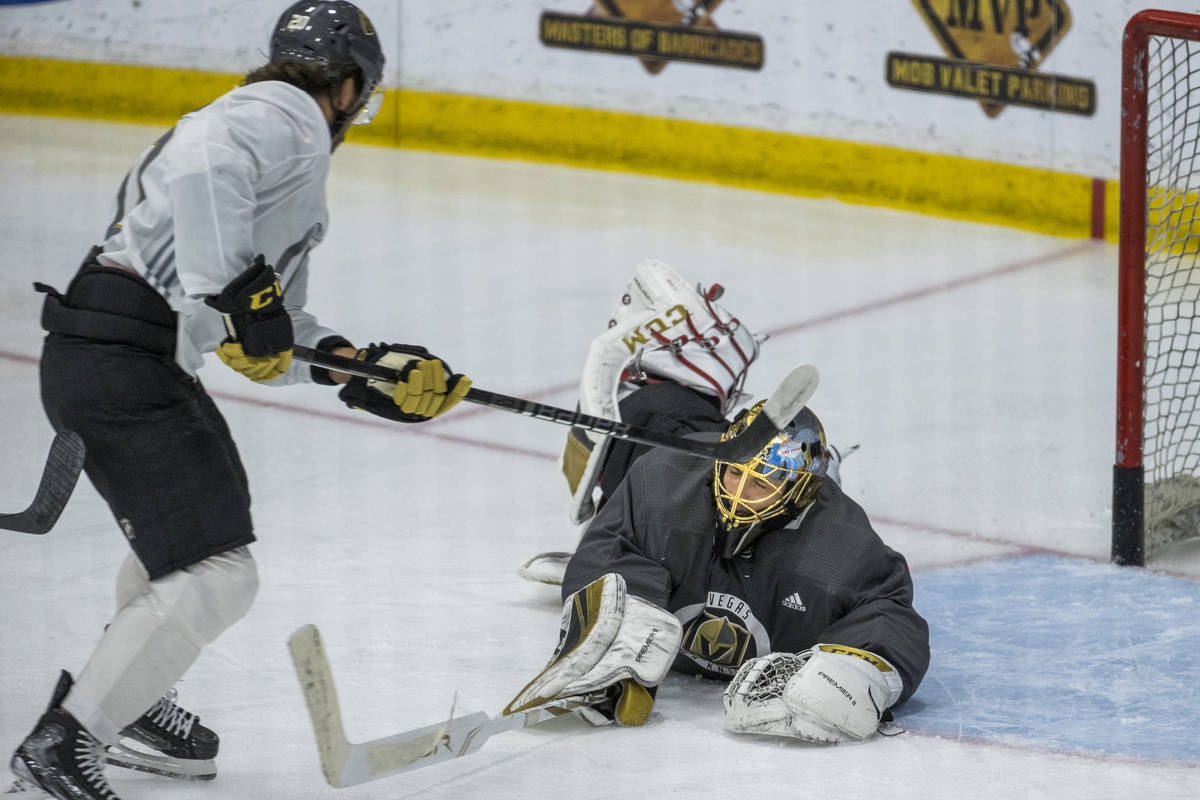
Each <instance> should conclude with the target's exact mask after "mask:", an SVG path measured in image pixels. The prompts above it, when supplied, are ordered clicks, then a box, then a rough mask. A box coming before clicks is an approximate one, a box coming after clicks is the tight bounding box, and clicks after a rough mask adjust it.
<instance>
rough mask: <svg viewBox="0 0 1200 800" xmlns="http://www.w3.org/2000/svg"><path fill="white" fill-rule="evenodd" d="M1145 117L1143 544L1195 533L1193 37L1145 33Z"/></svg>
mask: <svg viewBox="0 0 1200 800" xmlns="http://www.w3.org/2000/svg"><path fill="white" fill-rule="evenodd" d="M1148 53H1149V68H1148V71H1147V105H1148V109H1147V110H1148V114H1147V120H1146V210H1147V215H1146V216H1147V228H1146V319H1145V324H1146V364H1145V376H1146V377H1145V384H1144V387H1143V391H1144V403H1143V425H1144V436H1145V444H1144V451H1143V466H1144V468H1145V480H1146V490H1145V549H1146V555H1147V556H1150V555H1152V554H1153V553H1154V552H1155V551H1160V550H1161V549H1162V548H1163V547H1164V546H1165V545H1166V544H1169V543H1170V542H1172V541H1176V540H1179V539H1183V538H1190V537H1192V536H1196V535H1200V530H1198V529H1197V527H1196V523H1197V521H1198V520H1197V517H1198V516H1200V407H1198V401H1200V317H1198V316H1197V303H1198V302H1200V263H1198V256H1200V227H1198V223H1200V219H1198V216H1200V215H1198V213H1197V209H1198V207H1200V43H1197V42H1192V41H1188V40H1186V39H1175V38H1167V37H1152V38H1151V39H1150V42H1149V48H1148Z"/></svg>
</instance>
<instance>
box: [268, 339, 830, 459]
mask: <svg viewBox="0 0 1200 800" xmlns="http://www.w3.org/2000/svg"><path fill="white" fill-rule="evenodd" d="M292 355H293V357H294V358H296V359H297V360H299V361H303V362H305V363H308V364H315V365H316V366H318V367H324V368H325V369H330V370H334V371H336V372H345V373H347V374H350V375H359V376H361V377H364V378H372V379H375V380H382V381H388V382H391V383H395V382H397V381H401V380H403V379H402V378H401V377H400V370H397V369H393V368H391V367H387V366H383V365H381V364H366V363H364V362H362V361H358V360H356V359H353V358H346V357H345V356H339V355H334V354H333V353H323V352H320V351H318V350H314V349H312V348H311V347H303V346H301V345H295V346H294V347H293V348H292ZM818 382H819V376H818V374H817V368H816V367H814V366H811V365H809V364H805V365H803V366H799V367H796V368H795V369H794V370H792V371H791V373H790V374H789V375H788V376H787V377H786V378H784V379H783V382H782V383H780V384H779V386H778V387H777V388H776V389H775V391H774V392H772V393H771V396H770V397H769V398H767V402H766V405H764V406H763V410H762V413H761V414H759V415H758V416H757V417H755V418H754V421H753V422H751V423H750V426H749V427H748V428H746V430H744V431H743V432H742V433H740V434H739V435H737V436H735V437H733V438H731V439H727V440H725V441H723V442H704V441H698V440H695V439H688V438H685V437H683V436H672V435H670V434H667V433H661V432H659V431H655V430H651V429H649V428H642V427H640V426H637V425H630V424H628V423H625V422H618V421H617V420H612V419H605V418H603V417H594V416H591V415H590V414H581V413H579V412H578V411H568V410H567V409H565V408H557V407H555V406H548V405H544V404H542V403H535V402H534V401H532V400H522V399H521V398H519V397H509V396H508V395H503V394H497V393H495V392H489V391H487V390H484V389H476V388H474V387H472V388H471V389H469V390H467V396H466V397H465V398H464V399H466V400H469V401H470V402H472V403H478V404H480V405H484V406H488V407H489V408H498V409H500V410H502V411H511V412H512V413H514V414H524V415H526V416H530V417H534V418H535V419H542V420H546V421H548V422H557V423H559V424H560V425H570V426H572V427H577V428H583V429H585V430H588V431H592V432H594V433H602V434H604V435H606V436H615V437H616V438H618V439H629V440H630V441H634V442H639V443H641V444H648V445H652V446H655V447H666V448H669V449H671V450H682V451H683V452H685V453H697V454H699V455H704V456H709V457H711V458H718V459H720V460H722V461H734V462H741V461H746V460H747V459H749V458H751V457H753V456H754V455H755V454H756V453H758V451H760V450H762V449H763V447H765V446H766V444H767V442H769V441H770V440H771V438H772V437H773V436H775V434H777V433H778V432H779V431H781V430H783V428H784V426H786V425H787V424H788V423H789V422H791V421H792V419H793V418H794V417H795V416H796V415H797V414H799V413H800V410H801V409H802V408H804V406H805V404H806V403H808V401H809V398H811V397H812V396H813V393H815V392H816V391H817V383H818Z"/></svg>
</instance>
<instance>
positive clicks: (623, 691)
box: [504, 572, 683, 725]
mask: <svg viewBox="0 0 1200 800" xmlns="http://www.w3.org/2000/svg"><path fill="white" fill-rule="evenodd" d="M682 639H683V628H682V626H681V625H680V624H679V620H677V619H676V618H675V615H674V614H672V613H671V612H669V611H667V610H665V609H662V608H659V607H658V606H656V605H654V604H653V603H650V602H648V601H646V600H643V599H642V598H640V597H635V596H634V595H631V594H627V593H626V591H625V579H624V578H622V577H621V576H620V575H618V574H617V573H615V572H610V573H608V574H607V575H604V576H602V577H600V578H597V579H596V580H594V581H592V582H591V583H589V584H588V585H587V586H585V587H583V588H582V589H580V590H579V591H577V592H575V594H573V595H571V596H570V597H568V598H567V601H566V602H565V603H563V610H562V621H561V623H560V627H559V635H558V646H557V647H556V648H555V650H554V655H553V656H552V657H551V658H550V663H549V664H547V665H546V668H545V669H543V670H542V672H541V674H539V675H538V676H537V677H536V678H534V679H533V680H532V681H530V682H529V684H528V685H526V687H525V688H524V689H522V690H521V691H520V692H519V693H518V694H517V696H516V697H514V698H513V699H512V702H510V703H509V704H508V706H507V707H505V709H504V713H505V714H514V713H517V712H519V711H525V710H527V709H530V708H534V707H536V706H540V705H542V704H544V703H548V702H550V701H551V700H556V699H559V698H563V697H574V696H577V695H584V694H590V693H592V692H595V691H597V690H600V689H609V692H608V695H607V700H606V701H605V702H604V703H602V704H600V705H598V706H594V707H592V708H584V709H580V713H581V714H582V715H583V716H584V718H585V719H587V720H588V722H591V723H592V724H593V725H605V724H607V723H609V722H612V721H614V720H615V721H616V723H617V724H618V725H641V724H643V723H644V722H645V721H646V719H647V717H649V716H650V709H651V708H652V707H653V706H654V691H655V687H657V686H658V684H659V682H661V681H662V679H663V677H664V676H665V675H666V674H667V671H668V670H670V668H671V664H672V662H674V660H675V654H676V651H678V649H679V642H680V641H681V640H682Z"/></svg>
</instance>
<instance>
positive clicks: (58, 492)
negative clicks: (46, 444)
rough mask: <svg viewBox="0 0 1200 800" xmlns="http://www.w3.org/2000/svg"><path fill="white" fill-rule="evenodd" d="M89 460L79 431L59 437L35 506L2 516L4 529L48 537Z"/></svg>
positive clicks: (0, 516) (56, 439) (64, 433)
mask: <svg viewBox="0 0 1200 800" xmlns="http://www.w3.org/2000/svg"><path fill="white" fill-rule="evenodd" d="M86 457H87V448H85V447H84V445H83V439H81V438H79V434H77V433H75V431H67V430H64V431H59V432H58V433H57V434H55V436H54V441H53V442H52V443H51V444H50V455H49V456H48V457H47V459H46V467H45V469H44V470H43V471H42V480H41V482H40V483H39V484H38V489H37V494H36V495H35V496H34V498H33V502H32V503H30V504H29V508H27V509H25V510H24V511H21V512H19V513H17V514H0V528H3V529H5V530H10V531H16V532H18V533H33V534H43V533H47V532H48V531H49V530H50V529H51V528H53V527H54V523H56V522H58V518H59V516H60V515H61V514H62V512H63V509H64V508H66V506H67V501H68V500H70V499H71V493H72V492H74V491H75V484H76V483H77V482H78V481H79V473H80V472H82V471H83V462H84V460H85V458H86Z"/></svg>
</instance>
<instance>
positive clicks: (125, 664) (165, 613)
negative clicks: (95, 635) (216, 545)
mask: <svg viewBox="0 0 1200 800" xmlns="http://www.w3.org/2000/svg"><path fill="white" fill-rule="evenodd" d="M128 578H129V573H128V572H127V571H125V570H122V579H123V580H127V579H128ZM257 588H258V577H257V572H256V570H255V565H254V559H253V558H252V557H251V556H250V553H249V551H248V550H247V549H246V548H244V547H243V548H239V549H238V550H234V551H231V552H228V553H221V554H220V555H216V556H213V557H211V558H208V559H205V560H204V561H202V562H200V563H198V564H194V565H192V566H191V567H188V568H186V569H182V570H178V571H176V572H173V573H171V574H170V575H167V576H166V577H164V578H161V579H159V580H156V581H152V582H151V581H147V582H146V583H145V586H144V588H143V590H142V592H141V593H139V594H136V595H133V596H132V598H131V599H130V600H129V601H128V602H127V603H126V604H125V605H124V606H123V607H122V608H121V609H120V610H119V611H118V612H117V615H116V616H115V617H114V618H113V621H112V623H110V624H109V626H108V628H107V629H106V630H105V631H104V635H103V636H102V637H101V638H100V642H99V644H97V645H96V649H95V651H94V652H93V653H92V656H91V658H90V659H89V660H88V663H87V665H86V666H85V667H84V668H83V670H82V671H81V672H80V673H79V676H78V678H77V680H76V682H75V686H74V688H72V690H71V693H70V694H68V695H67V698H66V700H65V701H64V702H63V708H65V709H66V710H67V711H69V712H71V714H72V715H74V716H75V718H76V719H78V720H79V722H80V723H81V724H82V725H84V726H85V727H86V728H87V729H88V730H89V731H91V732H92V734H93V735H94V736H95V737H96V738H97V739H99V740H100V741H102V742H105V743H106V744H108V743H112V742H114V741H116V738H117V734H118V732H119V731H120V730H121V728H123V727H125V726H126V725H128V724H129V723H131V722H133V721H134V720H136V719H137V718H138V717H140V716H141V715H142V714H143V713H144V712H145V711H146V710H147V709H148V708H150V706H152V705H153V704H154V702H155V701H156V700H158V698H160V697H161V696H162V695H163V693H164V692H166V690H167V689H169V688H171V686H173V685H174V684H175V682H176V681H178V680H179V678H181V677H182V676H183V674H184V673H185V672H186V671H187V669H188V667H190V666H191V665H192V663H193V662H194V661H195V660H196V657H197V656H199V655H200V650H201V649H202V648H203V647H204V646H205V645H206V644H208V643H210V642H212V641H213V640H214V639H216V638H217V636H219V635H220V634H221V632H222V631H224V630H225V629H226V628H228V627H229V626H230V625H232V624H233V623H234V622H236V621H237V620H238V619H240V618H241V617H242V616H243V615H244V614H245V613H246V611H248V610H249V608H250V604H251V602H252V601H253V599H254V595H255V593H256V591H257ZM128 589H129V587H128V585H126V586H125V587H123V590H124V591H125V592H128Z"/></svg>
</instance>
